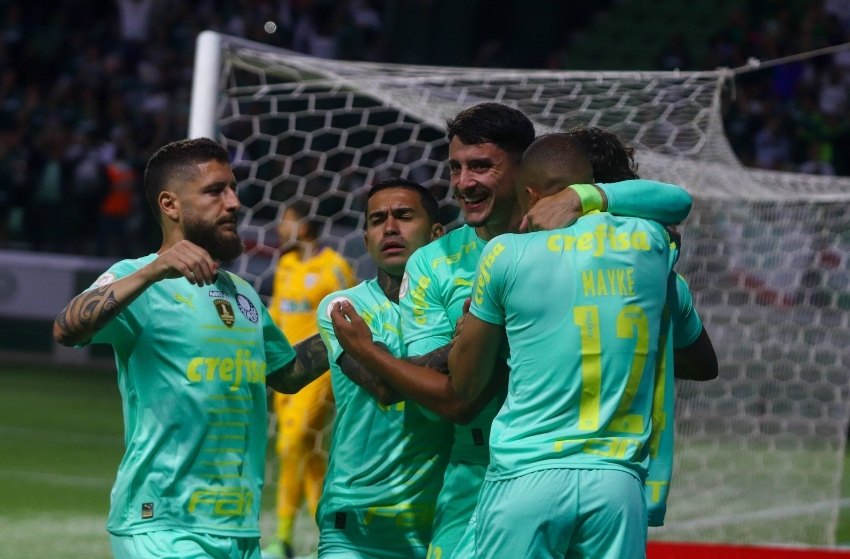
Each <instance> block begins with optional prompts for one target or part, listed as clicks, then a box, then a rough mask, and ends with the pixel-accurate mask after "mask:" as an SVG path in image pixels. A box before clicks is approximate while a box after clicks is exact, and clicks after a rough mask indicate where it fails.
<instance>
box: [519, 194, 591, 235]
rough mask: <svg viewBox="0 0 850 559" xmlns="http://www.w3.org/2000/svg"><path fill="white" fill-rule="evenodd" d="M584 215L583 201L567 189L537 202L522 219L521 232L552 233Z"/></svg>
mask: <svg viewBox="0 0 850 559" xmlns="http://www.w3.org/2000/svg"><path fill="white" fill-rule="evenodd" d="M582 215H583V212H582V208H581V200H580V199H579V197H578V194H577V193H576V191H575V190H573V189H572V188H565V189H564V190H562V191H561V192H558V193H557V194H554V195H552V196H546V197H545V198H541V199H540V200H538V201H537V203H536V204H534V206H532V207H531V209H530V210H528V213H527V214H525V216H524V217H523V218H522V223H521V224H520V231H523V232H533V231H551V230H552V229H560V228H561V227H567V226H570V225H572V224H573V223H575V222H576V220H577V219H578V218H580V217H581V216H582Z"/></svg>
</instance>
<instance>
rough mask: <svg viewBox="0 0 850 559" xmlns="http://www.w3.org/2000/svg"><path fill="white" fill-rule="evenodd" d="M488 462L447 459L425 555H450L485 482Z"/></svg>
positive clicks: (431, 558) (434, 558) (439, 558)
mask: <svg viewBox="0 0 850 559" xmlns="http://www.w3.org/2000/svg"><path fill="white" fill-rule="evenodd" d="M486 472H487V466H485V465H484V464H466V463H463V462H460V463H455V462H450V463H449V465H448V466H447V467H446V475H445V478H444V481H443V488H442V489H441V490H440V495H439V496H438V497H437V515H436V517H435V518H434V536H433V538H432V539H431V545H430V546H429V547H428V559H450V558H451V557H453V554H454V550H455V547H457V545H458V543H459V542H460V540H461V537H462V536H463V534H464V532H465V531H466V526H467V524H469V519H470V518H472V513H473V512H475V506H476V505H477V504H478V490H479V488H480V487H481V484H482V483H483V482H484V474H485V473H486Z"/></svg>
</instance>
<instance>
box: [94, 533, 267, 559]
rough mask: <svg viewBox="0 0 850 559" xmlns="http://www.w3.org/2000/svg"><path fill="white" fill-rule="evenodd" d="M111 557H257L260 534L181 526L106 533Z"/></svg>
mask: <svg viewBox="0 0 850 559" xmlns="http://www.w3.org/2000/svg"><path fill="white" fill-rule="evenodd" d="M109 541H110V544H111V545H112V555H113V557H115V559H166V558H168V559H170V558H172V557H180V559H260V558H261V554H260V538H234V537H230V536H213V535H211V534H198V533H195V532H187V531H185V530H157V531H155V532H145V533H144V534H134V535H131V536H119V535H116V534H110V535H109Z"/></svg>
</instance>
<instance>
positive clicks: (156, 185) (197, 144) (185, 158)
mask: <svg viewBox="0 0 850 559" xmlns="http://www.w3.org/2000/svg"><path fill="white" fill-rule="evenodd" d="M207 161H218V162H219V163H229V161H230V157H229V155H228V153H227V150H226V149H224V148H223V147H222V146H221V145H219V144H217V143H216V142H214V141H213V140H210V139H209V138H193V139H188V140H177V141H176V142H171V143H170V144H166V145H164V146H162V147H161V148H159V149H158V150H157V151H156V153H154V154H153V155H152V156H151V158H150V159H149V160H148V164H147V166H146V167H145V180H144V182H145V198H146V199H147V201H148V205H149V206H150V208H151V210H152V211H153V215H154V216H155V217H156V219H157V221H160V220H161V217H160V215H159V202H158V198H159V193H160V192H162V191H164V190H167V189H168V188H169V187H170V185H172V184H173V183H174V182H175V181H184V180H188V179H190V178H192V176H193V175H194V173H195V171H196V169H195V166H196V165H198V164H199V163H206V162H207Z"/></svg>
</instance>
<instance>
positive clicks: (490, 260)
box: [469, 235, 514, 325]
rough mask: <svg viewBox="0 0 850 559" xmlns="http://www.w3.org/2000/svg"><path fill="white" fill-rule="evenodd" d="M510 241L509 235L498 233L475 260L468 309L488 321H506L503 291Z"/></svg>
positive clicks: (508, 261) (500, 323)
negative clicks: (473, 279)
mask: <svg viewBox="0 0 850 559" xmlns="http://www.w3.org/2000/svg"><path fill="white" fill-rule="evenodd" d="M513 244H514V243H513V242H512V236H510V235H499V236H498V237H495V238H494V239H492V240H491V241H490V242H489V243H487V246H485V247H484V252H483V253H482V254H481V259H480V260H478V269H477V271H476V272H475V281H474V283H473V287H472V304H471V305H470V307H469V312H470V314H472V315H473V316H475V317H476V318H480V319H481V320H483V321H485V322H489V323H491V324H499V325H503V324H504V323H505V306H504V293H505V284H506V279H507V274H508V273H509V270H510V267H511V266H510V262H511V260H512V258H511V254H512V253H513V252H514V251H513V250H512V248H513Z"/></svg>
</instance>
